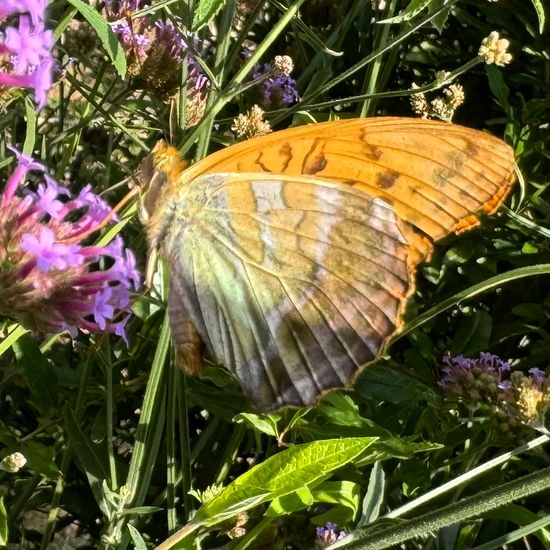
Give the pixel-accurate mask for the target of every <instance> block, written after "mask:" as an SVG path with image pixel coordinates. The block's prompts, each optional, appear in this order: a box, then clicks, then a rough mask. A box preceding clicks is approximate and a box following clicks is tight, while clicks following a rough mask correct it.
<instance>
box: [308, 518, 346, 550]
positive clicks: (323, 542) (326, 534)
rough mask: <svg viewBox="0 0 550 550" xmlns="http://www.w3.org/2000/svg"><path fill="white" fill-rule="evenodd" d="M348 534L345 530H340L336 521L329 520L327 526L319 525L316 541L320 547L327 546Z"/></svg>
mask: <svg viewBox="0 0 550 550" xmlns="http://www.w3.org/2000/svg"><path fill="white" fill-rule="evenodd" d="M345 536H346V533H345V531H339V530H338V526H337V525H336V523H333V522H332V521H329V522H328V523H327V524H326V526H325V527H317V529H316V536H315V542H316V543H317V546H318V547H320V548H325V547H327V546H329V545H331V544H333V543H335V542H336V541H338V540H342V539H343V538H344V537H345Z"/></svg>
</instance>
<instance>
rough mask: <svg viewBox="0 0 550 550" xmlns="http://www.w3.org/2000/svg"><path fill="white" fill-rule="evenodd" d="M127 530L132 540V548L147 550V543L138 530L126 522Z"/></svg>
mask: <svg viewBox="0 0 550 550" xmlns="http://www.w3.org/2000/svg"><path fill="white" fill-rule="evenodd" d="M128 531H129V532H130V536H131V537H132V540H133V541H134V548H135V549H136V550H147V545H146V544H145V541H144V540H143V537H142V536H141V534H140V532H139V531H138V530H137V529H136V528H135V527H134V526H133V525H132V524H130V523H129V524H128Z"/></svg>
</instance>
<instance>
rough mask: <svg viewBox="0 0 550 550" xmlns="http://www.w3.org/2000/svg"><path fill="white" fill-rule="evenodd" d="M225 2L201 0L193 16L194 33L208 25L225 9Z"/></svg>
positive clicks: (222, 0)
mask: <svg viewBox="0 0 550 550" xmlns="http://www.w3.org/2000/svg"><path fill="white" fill-rule="evenodd" d="M224 4H225V0H199V3H198V4H197V6H196V8H195V13H194V14H193V24H192V25H191V29H192V30H193V32H196V31H198V30H199V29H200V28H201V27H203V26H204V25H206V24H207V23H208V22H209V21H210V20H211V19H212V18H213V17H214V16H215V15H216V14H217V13H218V12H219V11H220V10H221V8H222V7H223V5H224Z"/></svg>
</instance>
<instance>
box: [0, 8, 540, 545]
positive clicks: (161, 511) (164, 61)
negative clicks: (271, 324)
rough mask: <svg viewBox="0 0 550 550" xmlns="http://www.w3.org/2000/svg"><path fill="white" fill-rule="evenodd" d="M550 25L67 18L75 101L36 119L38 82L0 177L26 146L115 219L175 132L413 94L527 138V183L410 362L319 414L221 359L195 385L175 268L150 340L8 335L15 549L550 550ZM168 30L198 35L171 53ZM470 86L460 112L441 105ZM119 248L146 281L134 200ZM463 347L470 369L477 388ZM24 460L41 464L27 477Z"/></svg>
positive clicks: (56, 11)
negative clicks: (292, 405) (173, 287)
mask: <svg viewBox="0 0 550 550" xmlns="http://www.w3.org/2000/svg"><path fill="white" fill-rule="evenodd" d="M546 15H547V14H546V13H545V6H544V5H543V3H542V2H541V1H539V0H531V1H530V2H526V1H522V0H498V1H493V2H491V1H469V0H447V1H443V0H412V2H410V3H408V2H401V1H398V0H388V1H387V2H383V1H382V2H375V1H370V0H339V2H333V1H332V0H298V1H295V2H291V1H290V0H268V1H265V2H264V1H257V0H248V1H246V0H241V1H237V0H225V1H222V0H197V1H192V0H163V1H150V2H141V3H140V2H139V1H138V0H121V1H120V2H116V1H115V0H110V1H108V2H95V1H93V0H91V1H90V3H86V2H84V1H82V0H54V1H52V2H50V3H49V4H48V6H47V17H46V21H45V24H46V27H48V28H50V29H52V30H53V31H54V37H55V46H54V48H53V53H54V56H55V58H56V61H57V69H56V71H55V72H54V77H53V86H52V88H51V90H50V93H49V96H48V100H47V104H46V105H45V107H44V108H43V109H42V110H40V111H38V110H37V109H36V107H35V104H34V100H33V98H32V95H31V94H28V93H27V92H26V91H22V90H12V91H11V94H8V95H4V96H2V102H3V104H2V106H1V113H0V117H1V118H0V130H1V131H0V151H1V152H2V154H1V155H0V159H1V160H0V166H1V167H2V175H3V181H6V180H7V178H8V176H9V174H10V173H12V171H13V169H14V164H13V158H12V156H11V155H9V154H8V153H7V151H6V148H7V146H8V145H12V146H15V147H16V148H18V149H19V150H23V151H25V152H26V153H27V154H32V155H33V156H34V157H35V158H36V159H38V160H39V161H40V162H42V163H44V164H45V165H46V166H47V168H48V170H49V172H50V173H51V174H52V175H54V176H55V177H56V178H57V180H58V181H60V182H62V183H64V184H65V185H66V186H67V187H69V188H70V189H72V191H73V192H75V193H77V192H78V191H80V190H81V189H82V188H83V187H84V186H85V185H86V184H88V183H91V184H92V186H93V189H94V191H95V192H96V193H101V196H102V197H103V199H104V200H106V201H107V202H108V203H109V204H111V205H115V204H116V203H117V202H118V201H119V200H120V199H121V198H122V197H123V196H124V195H125V194H126V193H127V192H128V187H127V185H126V183H123V184H121V182H124V180H127V178H129V177H131V176H132V175H133V174H134V173H135V171H136V170H137V168H138V166H139V163H140V161H141V160H142V159H143V158H144V156H145V155H146V154H147V153H148V152H149V151H150V150H151V148H152V147H153V145H154V143H155V142H156V141H157V140H158V139H160V138H167V139H169V140H170V141H171V142H173V143H174V144H177V145H178V146H179V147H180V148H181V150H182V152H183V153H184V154H185V155H186V157H187V158H189V159H198V158H201V157H203V156H205V155H206V154H207V153H209V152H212V151H214V150H217V149H219V148H221V147H224V146H227V145H229V144H231V143H232V142H234V141H235V140H236V139H237V137H238V136H237V134H238V133H239V132H240V131H241V130H242V133H243V135H249V134H251V133H252V134H253V133H257V132H258V131H262V129H263V130H266V127H265V122H268V123H269V124H270V126H271V127H272V128H273V129H274V130H277V129H283V128H287V127H289V126H291V125H297V124H303V123H310V122H315V121H323V120H327V119H329V118H338V117H351V116H374V115H403V116H418V113H417V114H415V113H414V110H413V107H414V106H415V105H416V109H417V110H418V109H419V103H418V101H417V102H416V103H415V104H414V105H411V94H412V93H413V90H412V84H413V82H414V83H416V84H417V85H418V86H421V88H420V91H423V92H426V94H427V95H426V103H425V105H424V108H425V109H428V110H430V109H431V111H430V112H429V114H430V115H432V116H435V115H437V114H440V115H441V114H443V115H445V116H447V117H450V116H452V119H453V121H454V122H456V123H460V124H464V125H466V126H469V127H473V128H479V129H483V130H486V131H489V132H491V133H492V134H494V135H496V136H499V137H502V138H503V139H505V140H506V141H507V142H508V143H509V144H510V145H511V146H512V147H513V148H514V150H515V152H516V158H517V162H518V165H519V168H520V170H521V173H522V174H523V182H522V185H517V186H516V187H515V189H514V191H513V193H512V195H511V196H510V198H509V199H508V201H507V204H508V207H509V208H507V209H505V211H503V212H501V213H500V215H497V216H494V217H491V218H489V219H486V220H484V222H483V224H482V226H481V227H480V228H478V229H476V230H474V231H472V232H470V233H468V234H465V235H461V236H450V237H449V238H448V239H446V240H445V242H443V243H440V244H439V245H438V246H437V248H436V252H435V253H434V256H433V258H432V259H431V261H430V262H429V263H428V264H425V265H423V266H422V268H421V270H420V273H419V275H418V280H417V292H416V293H415V295H414V297H413V298H412V299H411V303H410V305H409V308H408V313H407V319H409V320H410V321H414V325H412V324H411V325H408V326H407V328H406V331H405V334H404V335H403V336H402V337H400V338H399V339H397V340H396V342H395V343H394V344H393V346H392V347H391V350H390V356H389V357H385V358H382V359H380V360H379V361H377V362H376V364H375V365H373V366H371V367H369V368H368V369H366V370H365V371H364V373H363V374H362V375H361V377H360V378H359V380H358V381H357V383H356V384H355V386H354V388H353V389H351V390H349V391H346V392H343V391H342V392H334V393H331V394H329V395H327V396H326V397H325V398H324V399H323V400H322V402H321V403H320V405H319V406H318V407H316V408H313V409H310V410H298V411H284V412H280V413H276V414H271V415H258V414H255V413H254V411H253V409H252V408H251V407H250V406H248V405H247V404H246V402H245V400H244V399H243V396H242V394H241V393H240V390H239V388H238V387H237V385H236V384H235V382H234V381H233V380H232V379H231V377H230V376H229V375H228V374H227V373H226V371H224V370H223V369H222V368H220V367H218V366H216V365H212V364H207V367H206V375H205V377H204V378H201V379H198V378H186V377H184V376H183V375H182V374H181V373H180V372H178V371H177V370H176V369H175V368H173V367H172V365H171V362H172V360H173V359H172V356H171V352H170V345H169V332H168V328H167V324H166V313H165V297H166V288H165V286H164V281H165V278H163V275H162V272H161V273H160V275H158V276H157V277H156V278H155V286H154V288H153V289H152V290H151V291H150V292H147V291H145V289H142V290H141V291H140V292H136V293H135V295H134V301H133V305H132V312H133V315H132V316H131V318H130V320H129V321H128V323H127V325H126V332H127V338H128V341H129V346H127V345H126V343H125V342H124V341H123V339H122V338H120V337H119V336H116V335H112V334H111V335H106V334H104V333H93V332H91V331H81V332H80V333H79V334H78V335H76V336H75V337H74V338H69V337H68V336H67V334H66V333H62V334H56V335H52V334H48V335H45V334H42V333H40V332H27V331H26V328H25V326H23V325H22V324H20V320H14V319H13V318H9V317H6V318H4V320H3V321H2V322H1V324H0V335H1V336H2V338H3V340H2V342H1V343H0V352H1V355H0V362H1V366H2V368H1V370H0V397H1V399H0V458H4V459H5V460H4V461H3V462H2V463H3V466H4V467H3V471H0V495H1V496H2V501H1V503H2V504H1V505H0V543H2V544H6V545H7V546H8V547H9V548H43V549H46V548H88V547H89V548H126V547H128V546H129V545H130V546H131V545H134V546H135V547H136V548H140V549H141V548H146V547H152V546H154V545H157V544H159V543H160V542H161V541H162V540H164V539H165V538H166V537H167V536H168V534H169V533H172V532H175V531H176V530H177V529H178V528H180V527H182V526H184V525H186V524H187V522H188V521H190V520H191V519H192V518H194V523H191V524H189V525H188V527H187V530H188V531H189V532H190V533H191V534H190V535H189V536H188V537H186V538H184V539H183V540H182V541H180V542H179V543H178V544H179V546H178V548H235V549H244V548H281V549H282V548H304V549H308V548H314V547H322V546H327V545H328V543H330V542H335V541H336V539H338V538H340V536H341V535H340V534H341V533H345V534H346V535H347V536H346V537H345V538H342V539H341V540H340V542H339V543H338V544H340V545H342V547H347V548H386V547H389V546H391V545H392V544H394V545H395V544H397V545H402V546H401V547H406V548H434V549H450V548H457V549H458V548H474V547H475V548H477V549H478V550H479V549H481V548H483V549H489V548H500V547H503V546H505V545H509V546H508V547H510V548H550V533H549V532H548V531H547V530H546V528H545V526H546V525H547V524H550V509H549V505H548V493H543V492H541V491H543V490H545V489H546V488H548V486H549V485H550V470H549V466H550V464H549V462H550V461H549V457H548V454H547V452H546V451H545V450H544V445H545V444H546V443H547V442H548V432H547V430H546V427H545V421H546V420H547V418H548V417H547V415H546V407H547V404H548V403H549V398H548V395H547V392H548V391H549V390H548V389H547V382H546V378H545V371H546V370H547V369H548V367H549V357H550V353H549V349H550V334H549V330H550V323H549V314H548V311H549V307H548V306H549V305H550V294H549V291H548V280H549V279H548V277H547V276H545V275H547V274H548V273H549V271H550V252H549V247H548V242H549V241H548V236H549V235H550V203H549V202H548V201H549V200H550V198H549V196H548V191H547V187H548V184H549V180H548V177H549V174H550V155H549V149H548V147H547V145H548V140H549V136H550V133H549V131H548V124H549V121H550V98H549V91H550V32H549V30H548V22H547V21H546ZM159 21H160V22H169V24H170V25H171V26H172V30H171V31H170V32H173V33H175V34H172V39H173V36H178V37H179V38H178V40H180V39H181V38H183V40H184V41H183V42H181V40H180V41H179V42H178V43H177V47H176V46H174V44H173V43H172V45H171V46H167V44H166V43H165V42H162V40H161V39H160V38H158V35H154V33H155V32H160V31H154V30H152V29H154V28H155V24H156V23H157V22H159ZM128 28H130V30H131V36H130V38H128V36H129V35H128V34H127V32H128V31H127V29H128ZM158 28H160V27H158V26H157V29H158ZM121 29H122V30H121ZM176 31H177V32H176ZM492 31H497V32H498V33H499V34H500V36H501V37H505V38H507V39H508V40H509V41H510V47H509V52H510V53H511V55H512V60H511V62H510V63H508V64H506V65H504V66H497V65H495V64H486V63H483V62H482V61H481V60H480V59H479V58H478V50H479V47H480V44H481V42H482V40H483V39H484V38H485V37H487V36H489V35H490V33H491V32H492ZM125 33H126V34H125ZM147 33H149V34H147ZM139 36H149V38H150V37H152V36H157V38H158V42H157V46H156V47H155V48H156V49H155V48H151V49H149V50H147V51H142V50H140V49H139V40H138V37H139ZM153 42H154V41H153ZM142 54H143V56H142ZM282 55H288V56H290V57H291V58H292V61H293V63H294V70H293V72H292V74H291V77H288V75H287V77H288V78H287V80H285V81H284V82H281V80H277V78H280V75H276V74H275V73H273V72H272V71H273V65H272V63H273V60H274V58H275V56H282ZM155 56H156V57H155ZM265 64H271V65H269V66H268V67H266V66H265ZM439 71H447V72H448V73H450V74H445V75H443V76H442V75H441V74H440V73H439ZM457 83H460V84H461V86H463V95H464V100H463V103H462V105H460V106H458V105H455V104H454V103H452V102H451V104H449V97H451V96H452V98H453V101H454V100H456V102H457V103H458V102H459V100H458V99H456V97H457V96H456V94H455V92H452V93H451V92H449V93H445V92H444V91H442V90H444V89H449V88H448V87H449V86H450V85H452V84H455V85H456V84H457ZM266 86H271V89H270V90H271V92H269V90H268V92H269V93H268V92H266ZM273 89H275V92H273ZM415 91H416V92H418V91H419V90H418V89H416V90H415ZM272 92H273V93H272ZM453 94H455V95H453ZM459 95H460V94H459ZM416 97H417V98H418V97H419V96H416ZM435 98H440V100H446V101H447V103H446V105H447V108H446V110H445V109H443V111H444V112H442V111H441V108H440V109H439V111H438V109H437V108H435V109H434V104H433V103H430V102H433V100H434V99H435ZM459 99H460V98H459ZM254 105H260V106H261V107H262V109H263V111H264V114H263V117H261V116H260V115H259V114H258V112H256V114H254V113H253V112H251V111H250V110H251V109H252V107H253V106H254ZM430 105H431V107H430ZM435 105H436V107H437V105H438V103H437V102H436V103H435ZM439 105H440V106H441V103H439ZM247 113H248V118H247V119H244V121H243V119H242V118H241V119H239V120H240V123H236V122H235V119H236V118H237V117H238V116H239V115H247ZM424 114H427V111H426V110H425V111H424ZM255 116H256V119H254V117H255ZM259 116H260V118H259V119H258V117H259ZM239 124H240V125H239ZM262 125H263V126H262ZM232 128H233V129H232ZM243 128H244V129H243ZM247 132H248V134H247ZM31 187H32V183H31ZM117 233H120V234H121V235H122V236H123V238H124V240H125V242H126V244H127V245H128V246H129V247H130V248H131V249H132V250H133V251H134V253H135V255H136V257H137V261H138V266H139V268H140V271H141V272H142V273H144V271H145V265H146V257H147V246H146V240H145V236H144V232H143V230H142V227H141V226H140V224H139V222H138V220H137V216H136V204H135V201H132V202H131V203H129V204H127V205H126V206H125V207H124V208H123V210H122V212H121V214H120V221H119V223H117V224H116V225H114V226H112V227H110V228H105V229H104V230H103V231H102V232H101V235H98V234H96V235H95V236H94V239H96V241H97V242H100V241H101V242H107V241H108V240H109V239H110V238H112V237H113V236H114V235H115V234H117ZM0 269H2V266H0ZM3 291H4V292H6V289H3ZM447 353H450V355H451V356H452V357H456V356H460V355H463V356H465V357H469V358H471V361H470V362H466V363H461V364H463V365H464V364H465V365H467V367H465V368H467V370H468V369H469V370H468V373H469V376H470V378H469V379H468V381H467V383H466V382H464V381H462V382H464V383H462V385H461V383H459V382H460V380H459V382H457V380H458V379H457V378H456V373H457V372H458V369H457V368H456V367H457V363H456V362H455V363H453V362H452V360H451V359H447V363H445V360H443V358H444V357H445V355H446V354H447ZM480 353H491V354H495V355H497V356H498V357H500V358H501V359H502V361H503V362H504V361H505V362H507V364H508V365H510V366H511V368H512V370H513V372H514V373H519V375H517V376H518V377H517V378H516V379H515V380H516V381H518V383H517V384H516V386H515V390H514V391H516V394H517V395H516V405H518V403H520V400H521V398H525V399H527V397H529V398H530V399H531V402H530V405H531V407H532V410H531V412H533V411H535V413H534V414H532V415H531V416H528V415H525V414H524V415H522V414H521V412H522V409H521V407H519V405H518V406H517V407H516V409H515V414H511V413H510V411H509V410H506V409H505V408H503V406H502V403H501V402H500V401H499V398H498V397H495V396H496V395H497V394H498V392H499V389H498V388H497V387H496V385H495V384H496V383H495V380H496V374H495V373H496V371H495V370H494V368H493V366H494V365H495V364H499V365H500V364H501V363H498V361H497V360H496V359H493V360H492V361H493V362H492V363H491V365H489V366H487V362H485V363H484V362H483V361H484V359H483V358H484V357H485V356H480V355H479V354H480ZM460 361H465V360H463V359H462V360H460ZM495 361H497V363H495ZM449 365H450V366H449ZM445 366H447V367H448V368H450V369H451V370H450V371H444V368H445ZM453 368H454V370H453ZM492 368H493V370H491V369H492ZM533 368H537V369H540V370H538V371H532V372H531V374H529V371H530V370H531V369H533ZM445 372H447V375H446V374H445ZM535 372H536V373H537V376H539V377H542V378H540V380H539V382H540V383H539V384H538V385H536V386H535V385H534V382H533V379H534V376H535V375H534V374H533V373H535ZM449 373H450V374H449ZM445 376H447V379H445ZM453 376H455V378H454V379H453V378H452V377H453ZM449 377H450V378H451V380H449ZM442 378H443V380H444V381H445V380H447V382H446V383H444V385H443V386H442V385H441V384H438V382H440V381H441V380H442ZM453 384H454V385H453ZM522 384H523V385H522ZM522 389H523V390H531V393H530V394H529V396H527V397H526V394H525V395H524V394H521V391H522ZM535 390H538V393H537V391H535ZM16 452H18V453H21V454H22V455H23V456H24V457H25V459H26V465H24V466H23V467H21V468H20V469H17V468H13V467H11V469H10V467H9V464H8V463H7V462H6V459H9V457H13V455H14V453H16ZM282 471H284V472H285V475H284V476H282V475H280V473H281V472H282ZM242 476H244V477H242ZM235 480H239V481H238V483H240V485H231V486H230V489H229V490H222V489H221V487H222V486H223V487H226V486H228V485H229V484H230V483H232V482H234V481H235ZM258 487H259V488H261V490H260V491H258ZM419 497H422V498H419ZM201 501H202V502H203V504H202V505H201ZM197 510H198V511H197ZM405 519H406V521H404V520H405ZM327 522H332V523H328V525H327ZM333 523H334V524H337V526H336V525H333ZM317 528H319V529H317ZM352 532H353V533H352ZM184 534H185V533H184Z"/></svg>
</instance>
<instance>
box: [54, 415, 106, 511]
mask: <svg viewBox="0 0 550 550" xmlns="http://www.w3.org/2000/svg"><path fill="white" fill-rule="evenodd" d="M65 427H66V429H67V433H68V435H69V444H70V446H71V449H72V450H73V451H74V453H75V454H76V456H77V458H78V462H79V464H80V466H81V468H82V470H83V471H84V473H85V474H86V477H87V478H88V482H89V484H90V488H91V489H92V492H93V494H94V497H95V499H96V501H97V503H98V505H99V507H100V508H101V509H102V511H103V512H104V513H107V511H108V505H107V503H106V501H105V494H104V491H103V489H102V483H103V480H105V479H108V478H109V468H108V465H107V454H106V453H105V451H104V449H103V448H102V447H100V446H99V445H95V444H94V443H92V441H91V440H90V438H89V437H87V436H86V435H85V434H84V433H83V432H82V430H81V429H80V426H79V424H78V421H77V419H76V418H75V416H74V413H73V411H72V410H71V408H70V407H66V409H65Z"/></svg>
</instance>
